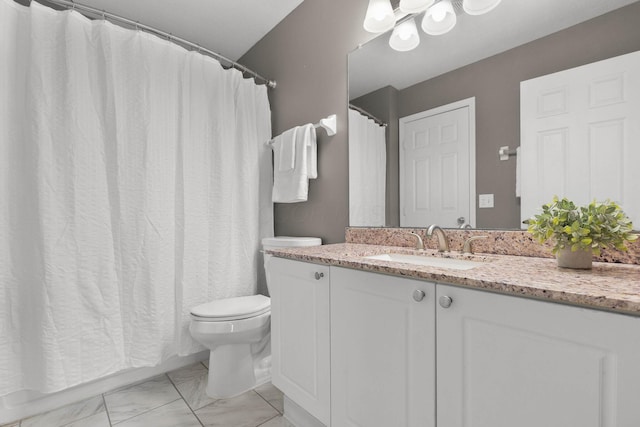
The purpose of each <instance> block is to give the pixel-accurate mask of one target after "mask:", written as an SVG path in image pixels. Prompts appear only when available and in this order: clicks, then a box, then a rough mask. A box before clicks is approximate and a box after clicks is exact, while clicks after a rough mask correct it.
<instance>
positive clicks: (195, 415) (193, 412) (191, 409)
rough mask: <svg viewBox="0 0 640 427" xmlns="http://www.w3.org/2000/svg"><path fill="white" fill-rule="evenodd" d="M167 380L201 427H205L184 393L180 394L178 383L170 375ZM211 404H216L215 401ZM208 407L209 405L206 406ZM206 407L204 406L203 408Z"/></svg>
mask: <svg viewBox="0 0 640 427" xmlns="http://www.w3.org/2000/svg"><path fill="white" fill-rule="evenodd" d="M167 378H169V382H170V383H171V385H173V388H175V389H176V391H177V392H178V394H179V395H180V398H181V399H182V401H183V402H184V403H185V405H187V408H189V410H190V411H191V413H192V414H193V416H194V417H196V420H198V422H199V423H200V425H201V426H202V427H205V425H204V423H203V422H202V420H200V418H199V417H198V415H197V414H196V411H194V409H193V408H192V407H191V405H189V402H187V399H185V398H184V396H183V395H182V393H180V389H178V386H177V385H176V383H174V382H173V380H172V379H171V377H170V376H169V374H167ZM211 403H215V400H214V401H213V402H211ZM205 406H207V405H205ZM203 407H204V406H203Z"/></svg>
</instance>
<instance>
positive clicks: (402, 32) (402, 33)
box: [398, 27, 411, 40]
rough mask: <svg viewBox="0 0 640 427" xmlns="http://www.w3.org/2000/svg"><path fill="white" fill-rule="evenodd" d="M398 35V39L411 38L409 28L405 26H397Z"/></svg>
mask: <svg viewBox="0 0 640 427" xmlns="http://www.w3.org/2000/svg"><path fill="white" fill-rule="evenodd" d="M398 37H400V40H409V39H410V38H411V30H410V29H408V28H407V27H402V28H399V29H398Z"/></svg>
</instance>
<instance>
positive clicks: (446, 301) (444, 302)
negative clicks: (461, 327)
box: [438, 295, 453, 308]
mask: <svg viewBox="0 0 640 427" xmlns="http://www.w3.org/2000/svg"><path fill="white" fill-rule="evenodd" d="M438 302H439V303H440V307H442V308H449V307H451V304H453V299H452V298H451V297H449V296H446V295H444V296H441V297H440V299H439V300H438Z"/></svg>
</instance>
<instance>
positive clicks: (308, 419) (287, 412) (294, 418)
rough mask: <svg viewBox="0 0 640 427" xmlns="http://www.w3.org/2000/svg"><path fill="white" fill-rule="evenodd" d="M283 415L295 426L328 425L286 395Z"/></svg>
mask: <svg viewBox="0 0 640 427" xmlns="http://www.w3.org/2000/svg"><path fill="white" fill-rule="evenodd" d="M283 417H284V418H285V419H286V420H287V421H288V422H289V423H290V424H292V425H293V426H294V427H326V426H325V425H324V424H323V423H322V422H320V420H318V419H317V418H316V417H314V416H313V415H311V414H310V413H308V412H307V411H305V410H304V409H303V408H302V407H301V406H300V405H298V404H297V403H295V402H294V401H293V400H291V399H289V398H288V397H287V396H286V395H285V396H284V414H283Z"/></svg>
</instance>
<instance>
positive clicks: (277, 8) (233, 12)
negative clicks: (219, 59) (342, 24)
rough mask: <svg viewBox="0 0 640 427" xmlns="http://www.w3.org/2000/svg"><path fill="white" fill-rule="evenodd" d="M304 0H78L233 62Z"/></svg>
mask: <svg viewBox="0 0 640 427" xmlns="http://www.w3.org/2000/svg"><path fill="white" fill-rule="evenodd" d="M302 1H303V0H272V1H266V0H224V1H223V0H162V1H158V0H78V3H81V4H86V5H88V6H92V7H95V8H97V9H104V10H105V11H107V12H110V13H114V14H116V15H120V16H122V17H125V18H128V19H131V20H133V21H140V23H141V24H145V25H149V26H152V27H156V28H158V29H159V30H162V31H165V32H167V33H171V34H173V35H175V36H177V37H181V38H183V39H186V40H189V41H191V42H194V43H197V44H199V45H201V46H203V47H205V48H207V49H209V50H212V51H214V52H216V53H219V54H221V55H223V56H226V57H227V58H229V59H231V60H233V61H236V60H238V58H240V57H241V56H242V55H243V54H245V53H246V52H247V51H248V50H249V49H250V48H251V47H252V46H253V45H254V44H256V43H257V42H258V41H259V40H260V39H261V38H262V37H264V36H265V35H266V34H267V33H268V32H269V31H271V29H273V27H275V26H276V25H277V24H278V23H279V22H280V21H282V20H283V19H284V18H285V16H287V15H288V14H289V13H290V12H291V11H293V10H294V9H295V8H296V7H297V6H298V5H299V4H300V3H302Z"/></svg>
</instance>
